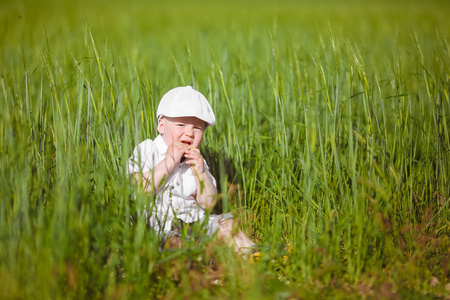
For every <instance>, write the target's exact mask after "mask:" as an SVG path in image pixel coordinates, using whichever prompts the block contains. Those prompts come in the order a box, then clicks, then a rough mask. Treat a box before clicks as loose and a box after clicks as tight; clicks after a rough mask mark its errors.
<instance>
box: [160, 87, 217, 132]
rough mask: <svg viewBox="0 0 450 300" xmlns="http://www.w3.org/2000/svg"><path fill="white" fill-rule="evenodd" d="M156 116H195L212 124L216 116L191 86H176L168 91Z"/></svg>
mask: <svg viewBox="0 0 450 300" xmlns="http://www.w3.org/2000/svg"><path fill="white" fill-rule="evenodd" d="M156 116H157V117H158V120H159V118H161V117H162V116H165V117H170V118H177V117H196V118H198V119H200V120H203V121H205V122H206V123H207V126H213V125H214V124H215V123H216V117H215V116H214V112H213V110H212V108H211V105H209V102H208V100H206V98H205V96H203V95H202V94H201V93H200V92H198V91H196V90H194V89H193V88H192V87H191V86H182V87H176V88H174V89H171V90H170V91H168V92H167V93H166V94H165V95H164V96H163V97H162V99H161V101H160V102H159V105H158V110H157V111H156Z"/></svg>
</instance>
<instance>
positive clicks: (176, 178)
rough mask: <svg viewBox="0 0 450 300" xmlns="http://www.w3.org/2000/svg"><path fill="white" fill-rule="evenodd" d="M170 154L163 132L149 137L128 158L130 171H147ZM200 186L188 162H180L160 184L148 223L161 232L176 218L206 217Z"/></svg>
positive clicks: (193, 218)
mask: <svg viewBox="0 0 450 300" xmlns="http://www.w3.org/2000/svg"><path fill="white" fill-rule="evenodd" d="M166 154H167V145H166V144H165V143H164V140H163V139H162V136H161V135H158V136H157V137H156V139H155V140H154V141H152V140H150V139H148V140H145V141H143V142H142V143H140V144H139V145H138V146H137V147H136V148H135V149H134V151H133V155H132V156H131V157H130V159H128V163H127V174H128V175H132V174H134V173H140V172H142V173H145V172H147V171H149V170H152V169H153V168H154V167H155V166H156V165H157V164H158V163H159V162H160V161H162V160H163V159H164V157H165V156H166ZM203 161H204V170H205V172H206V174H207V175H208V177H209V178H210V179H211V182H212V183H213V184H214V186H216V180H215V179H214V177H213V176H212V175H211V173H210V172H209V168H208V165H207V164H206V161H205V160H203ZM196 195H197V186H196V183H195V175H194V173H193V172H192V170H191V168H190V166H189V165H188V164H186V163H178V164H176V165H175V168H174V170H173V171H172V173H170V174H169V175H168V176H167V177H166V179H165V181H164V182H163V184H161V186H160V188H159V189H158V190H157V191H156V199H155V203H154V205H153V204H151V206H150V207H151V208H150V212H151V213H150V214H149V216H148V223H149V224H150V226H152V227H153V228H154V229H155V230H156V231H157V232H161V231H164V233H168V232H169V231H170V228H171V224H172V221H173V220H174V219H175V218H178V219H181V220H182V221H184V222H186V223H192V222H195V221H198V220H199V219H201V218H203V217H204V215H205V211H204V209H203V208H202V207H200V206H199V205H198V203H197V201H196V200H195V199H196Z"/></svg>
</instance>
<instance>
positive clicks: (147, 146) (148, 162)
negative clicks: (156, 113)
mask: <svg viewBox="0 0 450 300" xmlns="http://www.w3.org/2000/svg"><path fill="white" fill-rule="evenodd" d="M156 152H157V149H156V145H155V143H154V142H153V141H152V140H150V139H149V140H145V141H143V142H142V143H140V144H139V145H138V146H137V147H136V148H134V150H133V154H132V155H131V157H130V158H129V159H128V161H127V175H132V174H134V173H140V172H142V173H145V172H147V171H149V170H151V169H153V168H154V166H155V157H156V155H157V153H156Z"/></svg>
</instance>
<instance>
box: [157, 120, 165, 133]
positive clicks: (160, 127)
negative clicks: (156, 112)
mask: <svg viewBox="0 0 450 300" xmlns="http://www.w3.org/2000/svg"><path fill="white" fill-rule="evenodd" d="M157 128H158V132H159V134H160V135H163V134H164V117H161V118H159V120H158V127H157Z"/></svg>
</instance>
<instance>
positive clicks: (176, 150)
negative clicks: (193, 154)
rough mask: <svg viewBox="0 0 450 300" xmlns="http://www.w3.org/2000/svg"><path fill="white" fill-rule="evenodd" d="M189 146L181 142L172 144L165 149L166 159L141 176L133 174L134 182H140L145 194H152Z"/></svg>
mask: <svg viewBox="0 0 450 300" xmlns="http://www.w3.org/2000/svg"><path fill="white" fill-rule="evenodd" d="M187 149H189V146H187V145H186V144H183V143H181V142H174V143H173V144H171V145H170V146H169V147H168V148H167V154H166V157H165V158H164V159H163V160H162V161H160V162H159V163H158V164H157V165H156V166H155V167H154V168H153V169H151V170H149V171H147V172H145V173H143V174H142V178H141V175H140V173H134V178H135V180H136V182H142V184H143V186H144V190H145V192H147V193H152V192H154V191H155V190H156V189H157V188H158V187H159V186H160V184H161V181H162V180H163V178H165V177H167V176H168V175H169V174H170V173H171V172H172V171H173V169H174V168H175V166H176V164H177V163H179V162H180V161H181V159H182V158H183V156H184V153H185V152H186V151H187Z"/></svg>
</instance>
